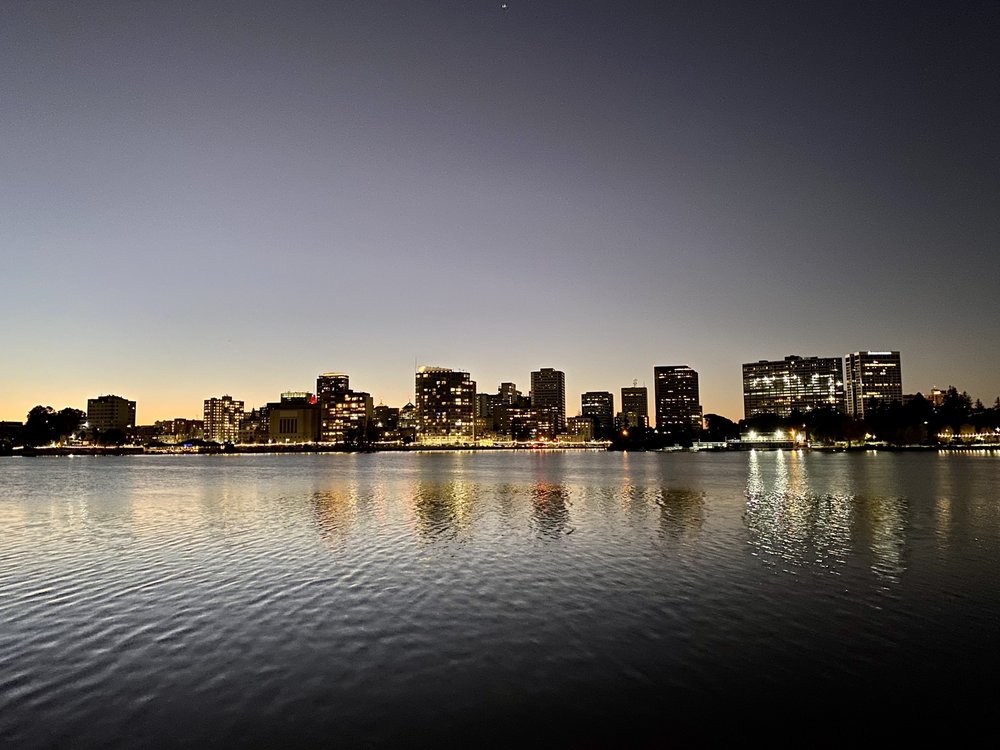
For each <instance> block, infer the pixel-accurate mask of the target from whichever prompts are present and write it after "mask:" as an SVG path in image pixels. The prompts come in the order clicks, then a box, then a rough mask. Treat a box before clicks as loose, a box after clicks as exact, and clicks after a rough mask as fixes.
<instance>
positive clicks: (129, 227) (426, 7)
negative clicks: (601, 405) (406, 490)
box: [0, 0, 1000, 424]
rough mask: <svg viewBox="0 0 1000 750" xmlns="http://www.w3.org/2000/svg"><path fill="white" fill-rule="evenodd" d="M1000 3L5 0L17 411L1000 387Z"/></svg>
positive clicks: (3, 163) (3, 372)
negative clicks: (855, 369) (793, 377)
mask: <svg viewBox="0 0 1000 750" xmlns="http://www.w3.org/2000/svg"><path fill="white" fill-rule="evenodd" d="M998 40H1000V3H998V2H994V1H990V2H985V1H983V2H961V1H958V2H956V1H955V0H951V1H950V2H945V1H942V2H924V3H920V2H871V1H869V2H844V3H840V2H833V3H802V2H753V3H746V2H731V3H713V2H706V1H704V0H699V1H698V2H676V3H675V2H655V3H628V2H587V1H586V0H579V1H578V2H573V3H569V2H544V1H543V0H534V1H525V0H509V1H508V3H507V6H506V7H505V6H504V5H503V4H502V3H500V2H486V1H482V2H480V1H478V0H466V1H464V2H458V1H457V0H455V1H447V0H435V1H434V2H429V1H428V2H421V1H420V0H408V1H407V2H378V1H377V0H365V1H362V0H358V1H357V2H326V3H320V2H311V3H290V2H273V3H269V2H254V1H252V0H243V1H242V2H234V3H223V2H210V3H194V2H192V3H185V2H178V1H176V0H175V1H174V2H163V3H153V2H122V3H110V2H101V3H87V2H83V3H79V2H75V3H74V2H64V3H50V2H33V1H29V0H23V1H22V2H3V3H2V4H0V248H2V263H0V268H2V276H0V278H2V279H3V285H2V295H0V333H2V344H3V350H2V351H3V354H2V358H0V419H9V420H23V419H24V418H25V415H26V414H27V412H28V410H29V409H30V408H31V407H32V406H34V405H35V404H39V403H41V404H46V405H51V406H53V407H55V408H61V407H63V406H74V407H78V408H84V409H85V408H86V400H87V398H88V397H95V396H98V395H101V394H105V393H114V394H118V395H122V396H126V397H127V398H130V399H134V400H136V401H137V402H138V421H139V422H140V423H142V424H149V423H151V422H152V421H154V420H156V419H166V418H171V417H181V416H183V417H200V415H201V408H202V401H203V399H205V398H208V397H210V396H219V395H222V394H225V393H228V394H231V395H232V396H233V397H235V398H239V399H242V400H244V401H245V402H246V404H247V408H250V407H255V406H259V405H262V404H264V403H266V402H267V401H274V400H277V398H278V395H279V394H280V392H281V391H286V390H313V389H314V387H315V378H316V375H317V374H318V373H320V372H324V371H330V370H334V371H343V372H347V373H349V374H350V376H351V385H352V386H353V387H354V388H356V389H359V390H365V391H368V392H370V393H371V394H372V395H373V397H374V400H375V403H379V402H380V401H381V402H384V403H387V404H390V405H394V406H401V405H402V404H404V403H405V402H406V401H407V400H410V399H411V398H412V392H413V369H414V365H415V364H416V365H421V364H432V365H440V366H445V367H452V368H455V369H462V370H468V371H469V372H471V374H472V377H473V379H474V380H476V381H477V383H478V387H479V390H480V391H490V392H495V391H496V389H497V386H498V384H499V383H500V382H501V381H514V382H515V383H517V384H518V386H519V387H520V388H521V389H522V390H523V391H525V392H527V391H528V389H529V386H530V382H529V373H530V371H531V370H535V369H539V368H541V367H554V368H557V369H561V370H564V371H565V372H566V386H567V411H568V412H569V413H570V414H576V413H577V411H578V409H579V406H580V399H579V394H580V393H581V392H582V391H586V390H610V391H613V392H614V393H615V406H616V408H619V407H620V403H619V389H620V388H621V387H622V386H625V385H631V384H632V381H633V379H637V380H638V381H639V383H640V384H643V383H645V384H646V385H648V386H649V387H650V390H652V385H653V378H652V372H653V367H654V366H655V365H675V364H687V365H690V366H692V367H693V368H695V369H696V370H698V371H699V373H700V375H701V400H702V404H703V406H704V410H705V412H706V413H711V412H715V413H720V414H723V415H725V416H728V417H730V418H732V419H739V418H741V417H742V416H743V405H742V390H741V379H740V377H741V375H740V373H741V371H740V365H741V364H742V363H743V362H750V361H755V360H758V359H780V358H782V357H784V356H786V355H789V354H800V355H803V356H810V355H819V356H837V355H840V356H842V355H844V354H845V353H847V352H851V351H857V350H859V349H861V350H864V349H879V350H881V349H898V350H900V352H901V354H902V368H903V389H904V392H915V391H918V390H919V391H924V392H927V390H928V389H930V387H931V386H935V385H936V386H938V387H946V386H948V385H949V384H953V385H955V386H957V387H958V388H959V389H960V390H967V391H968V392H969V393H970V394H971V395H972V396H973V398H976V397H978V398H982V399H983V401H987V402H992V401H993V399H994V398H995V397H997V396H998V395H1000V335H998V331H1000V303H998V292H997V286H998V281H1000V271H998V258H1000V252H998V250H1000V248H998V237H1000V54H998V53H1000V41H998Z"/></svg>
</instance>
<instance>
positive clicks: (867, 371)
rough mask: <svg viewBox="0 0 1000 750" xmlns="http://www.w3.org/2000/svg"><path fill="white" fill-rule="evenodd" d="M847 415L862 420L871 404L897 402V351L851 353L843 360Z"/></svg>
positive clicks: (899, 389) (899, 399)
mask: <svg viewBox="0 0 1000 750" xmlns="http://www.w3.org/2000/svg"><path fill="white" fill-rule="evenodd" d="M844 375H845V378H844V383H845V391H846V399H847V412H848V414H850V415H851V416H852V417H857V418H859V419H863V418H864V416H865V411H866V410H868V409H870V408H871V406H872V405H873V404H889V403H900V402H902V400H903V375H902V370H901V369H900V364H899V352H854V353H853V354H848V355H846V356H845V357H844Z"/></svg>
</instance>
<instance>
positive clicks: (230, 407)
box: [204, 395, 243, 443]
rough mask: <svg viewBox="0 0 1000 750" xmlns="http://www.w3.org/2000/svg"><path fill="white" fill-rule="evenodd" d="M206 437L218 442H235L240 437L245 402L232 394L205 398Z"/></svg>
mask: <svg viewBox="0 0 1000 750" xmlns="http://www.w3.org/2000/svg"><path fill="white" fill-rule="evenodd" d="M204 416H205V422H204V425H205V427H204V429H205V439H206V440H214V441H216V442H217V443H235V442H237V441H238V440H239V439H240V425H241V424H242V423H243V402H242V401H236V400H235V399H234V398H233V397H232V396H228V395H227V396H221V397H219V398H207V399H205V413H204Z"/></svg>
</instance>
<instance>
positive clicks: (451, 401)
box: [415, 367, 476, 445]
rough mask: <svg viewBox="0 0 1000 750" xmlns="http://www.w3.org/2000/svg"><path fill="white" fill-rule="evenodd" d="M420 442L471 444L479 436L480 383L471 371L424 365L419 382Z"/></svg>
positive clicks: (418, 426) (417, 405)
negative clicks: (478, 391)
mask: <svg viewBox="0 0 1000 750" xmlns="http://www.w3.org/2000/svg"><path fill="white" fill-rule="evenodd" d="M415 395H416V403H415V406H416V418H417V441H418V442H420V443H425V444H438V445H446V444H454V443H470V442H472V441H474V440H475V438H476V383H475V381H473V380H472V379H471V378H470V377H469V373H467V372H462V371H460V370H451V369H448V368H447V367H421V368H419V369H418V370H417V372H416V382H415Z"/></svg>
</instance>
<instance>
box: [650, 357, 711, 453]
mask: <svg viewBox="0 0 1000 750" xmlns="http://www.w3.org/2000/svg"><path fill="white" fill-rule="evenodd" d="M653 389H654V390H653V398H654V399H655V402H656V429H657V431H659V432H661V433H664V434H668V435H670V434H673V435H685V436H694V435H698V434H699V433H700V432H701V398H700V393H699V388H698V373H697V372H696V371H695V370H693V369H691V368H690V367H688V366H687V365H668V366H662V367H654V368H653Z"/></svg>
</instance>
